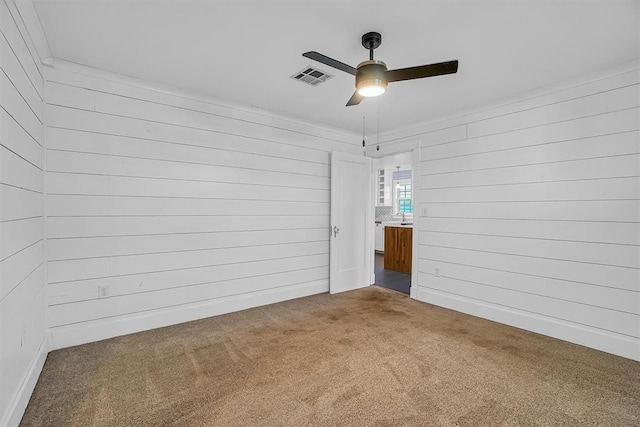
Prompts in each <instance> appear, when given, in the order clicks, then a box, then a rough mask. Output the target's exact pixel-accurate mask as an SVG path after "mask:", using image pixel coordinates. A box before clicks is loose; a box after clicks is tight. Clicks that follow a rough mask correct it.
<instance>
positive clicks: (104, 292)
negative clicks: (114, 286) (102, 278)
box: [98, 285, 109, 298]
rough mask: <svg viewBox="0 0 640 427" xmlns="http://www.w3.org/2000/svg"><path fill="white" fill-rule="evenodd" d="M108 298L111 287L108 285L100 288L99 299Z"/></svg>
mask: <svg viewBox="0 0 640 427" xmlns="http://www.w3.org/2000/svg"><path fill="white" fill-rule="evenodd" d="M108 296H109V286H107V285H101V286H98V297H100V298H106V297H108Z"/></svg>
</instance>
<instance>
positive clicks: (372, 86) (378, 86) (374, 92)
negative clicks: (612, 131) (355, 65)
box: [358, 79, 387, 97]
mask: <svg viewBox="0 0 640 427" xmlns="http://www.w3.org/2000/svg"><path fill="white" fill-rule="evenodd" d="M386 90H387V83H386V82H384V81H382V80H378V79H372V80H365V81H363V82H361V83H360V84H359V85H358V93H359V94H360V95H362V96H366V97H373V96H379V95H382V94H383V93H384V92H385V91H386Z"/></svg>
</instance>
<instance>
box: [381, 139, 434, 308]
mask: <svg viewBox="0 0 640 427" xmlns="http://www.w3.org/2000/svg"><path fill="white" fill-rule="evenodd" d="M402 153H411V169H412V173H411V189H412V194H413V195H412V202H413V231H412V239H411V245H412V246H411V288H410V290H409V297H410V298H412V299H417V298H418V259H419V257H418V251H419V250H420V245H419V236H420V219H421V218H422V216H423V215H422V208H423V207H422V206H420V205H419V204H420V200H419V194H420V192H419V191H417V190H416V188H417V187H418V185H419V184H420V139H418V140H416V144H415V145H414V147H413V148H409V149H406V150H399V151H395V152H391V153H385V154H384V155H382V156H380V157H373V159H374V160H375V159H382V158H384V157H390V156H394V155H396V154H402ZM376 173H377V171H376V169H375V168H372V171H371V182H372V183H373V182H375V180H376ZM371 187H372V188H371V203H370V209H372V217H371V229H370V230H371V231H370V236H371V237H370V243H371V244H370V246H371V247H370V249H369V251H370V253H371V284H372V285H374V284H375V241H374V239H375V232H376V225H375V207H376V194H377V193H376V188H375V187H374V186H373V185H372V186H371Z"/></svg>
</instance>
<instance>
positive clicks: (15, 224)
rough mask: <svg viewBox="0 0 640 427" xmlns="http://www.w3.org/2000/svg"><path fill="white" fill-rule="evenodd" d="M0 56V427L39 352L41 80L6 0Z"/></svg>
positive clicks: (31, 380) (16, 417)
mask: <svg viewBox="0 0 640 427" xmlns="http://www.w3.org/2000/svg"><path fill="white" fill-rule="evenodd" d="M25 19H26V18H25ZM0 58H1V59H2V60H1V61H0V79H1V82H0V107H1V108H0V425H2V426H12V425H17V424H18V422H19V421H20V418H21V417H22V414H23V412H24V409H25V407H26V405H27V402H28V400H29V397H30V395H31V392H32V390H33V387H34V386H35V380H36V379H37V377H38V375H39V373H40V369H41V367H42V363H44V357H45V356H46V352H47V346H46V339H45V332H46V325H45V312H46V303H45V294H44V284H45V272H44V228H43V227H44V220H43V218H44V204H43V201H44V196H43V194H44V148H43V146H44V125H43V122H44V114H45V113H44V104H43V78H42V69H41V63H40V58H39V56H38V53H37V51H36V50H35V47H34V45H33V43H32V39H31V36H30V34H29V32H28V31H27V29H26V27H25V21H24V20H23V16H22V14H21V13H20V10H19V9H18V7H17V6H16V4H15V3H14V2H12V1H0Z"/></svg>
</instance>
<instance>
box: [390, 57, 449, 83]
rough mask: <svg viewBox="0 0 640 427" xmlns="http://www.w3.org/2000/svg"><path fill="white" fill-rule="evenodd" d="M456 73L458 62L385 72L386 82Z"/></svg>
mask: <svg viewBox="0 0 640 427" xmlns="http://www.w3.org/2000/svg"><path fill="white" fill-rule="evenodd" d="M456 71H458V61H457V60H455V61H447V62H438V63H437V64H429V65H421V66H418V67H409V68H399V69H397V70H389V71H387V81H388V82H398V81H402V80H413V79H421V78H423V77H433V76H441V75H443V74H453V73H455V72H456Z"/></svg>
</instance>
